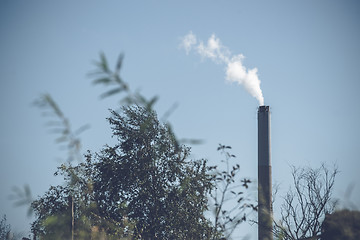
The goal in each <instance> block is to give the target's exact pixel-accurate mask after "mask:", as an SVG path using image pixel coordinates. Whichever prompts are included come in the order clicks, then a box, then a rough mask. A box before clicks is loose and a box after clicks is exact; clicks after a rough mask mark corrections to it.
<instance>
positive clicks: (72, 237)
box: [71, 195, 75, 240]
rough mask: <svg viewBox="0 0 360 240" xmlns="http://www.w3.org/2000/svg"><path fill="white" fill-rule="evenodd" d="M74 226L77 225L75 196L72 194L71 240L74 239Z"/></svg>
mask: <svg viewBox="0 0 360 240" xmlns="http://www.w3.org/2000/svg"><path fill="white" fill-rule="evenodd" d="M74 226H75V219H74V198H73V196H72V195H71V240H74Z"/></svg>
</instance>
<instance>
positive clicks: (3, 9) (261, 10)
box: [0, 0, 360, 236]
mask: <svg viewBox="0 0 360 240" xmlns="http://www.w3.org/2000/svg"><path fill="white" fill-rule="evenodd" d="M190 31H192V32H193V33H194V34H196V36H197V37H198V38H199V39H202V40H203V41H206V40H207V39H208V38H209V37H210V36H211V35H212V34H215V35H216V36H217V37H218V38H219V39H220V40H221V42H222V44H224V45H225V46H227V47H228V48H229V50H230V51H231V52H232V53H233V54H243V55H244V56H245V57H246V58H245V60H244V62H243V63H244V65H245V66H246V67H248V68H254V67H256V68H258V74H259V78H260V80H261V88H262V91H263V94H264V97H265V104H267V105H270V106H271V109H272V165H273V182H277V183H280V187H281V189H282V191H285V190H286V189H287V188H288V187H289V182H290V181H291V178H290V167H289V166H290V165H295V166H301V165H310V166H312V167H318V166H320V163H321V162H326V163H328V164H332V163H334V162H336V163H337V165H338V166H339V170H340V171H341V172H340V174H339V175H338V178H337V180H336V189H335V191H334V193H335V196H336V197H339V198H340V199H342V198H343V196H344V192H345V188H346V187H347V186H349V185H350V184H351V183H355V184H356V185H355V188H354V190H353V193H352V197H351V200H352V201H353V202H355V203H358V202H360V175H359V173H358V172H359V169H360V158H359V148H360V141H359V136H360V126H359V119H360V107H358V103H359V102H360V101H359V100H360V95H359V90H360V44H359V43H360V4H359V3H358V1H347V0H345V1H340V0H339V1H329V0H326V1H325V0H322V1H320V0H319V1H309V0H306V1H196V2H194V1H106V2H105V1H10V0H2V1H1V2H0V98H1V99H0V109H1V124H0V133H1V138H0V151H1V153H2V156H1V160H0V182H1V186H0V191H1V197H0V214H7V216H8V220H9V221H10V223H11V224H12V225H13V226H14V227H16V229H17V230H22V229H24V228H26V227H27V225H26V224H27V222H29V219H26V217H25V209H24V208H18V209H14V208H13V207H12V205H11V202H10V201H9V200H8V195H9V194H10V193H11V187H12V186H14V185H16V186H22V185H23V184H29V185H30V186H31V188H32V191H33V194H34V195H41V194H42V193H44V191H45V190H47V189H48V187H49V185H50V184H57V183H59V180H58V179H56V178H55V177H53V172H54V171H55V170H56V166H57V165H59V161H58V160H57V159H58V158H59V157H62V156H65V152H62V151H59V150H58V147H57V146H56V145H55V144H54V141H53V139H54V135H51V134H49V133H48V130H47V129H46V128H45V127H44V123H45V122H46V120H45V119H44V118H43V117H41V114H40V111H39V110H38V109H36V108H35V107H33V106H31V103H32V102H33V100H34V99H36V98H37V97H38V96H39V94H41V93H50V94H51V95H52V96H53V97H54V99H55V100H56V101H57V102H58V104H59V105H60V106H61V108H62V110H63V112H64V113H65V114H66V115H67V116H68V117H69V118H70V120H71V122H72V125H73V127H74V128H76V127H79V126H81V125H82V124H85V123H89V124H90V125H91V129H90V130H88V131H87V132H85V133H84V134H83V135H82V140H83V150H84V151H85V150H87V149H91V150H93V151H97V150H99V149H100V148H101V146H103V145H104V144H106V143H110V142H112V141H113V139H111V138H110V133H111V132H110V129H109V127H108V124H107V123H106V120H105V118H106V117H107V116H108V115H109V113H108V108H116V107H117V106H118V105H117V103H118V99H119V97H120V96H118V97H113V98H109V99H106V100H99V95H100V94H101V93H102V92H103V90H104V89H102V88H101V87H96V86H93V85H92V84H91V79H89V78H88V77H87V73H88V72H89V71H91V70H92V69H93V65H92V60H96V59H97V58H98V54H99V52H101V51H103V52H104V53H105V54H106V55H107V56H108V58H109V60H110V62H111V63H112V64H113V65H114V64H115V61H116V58H117V56H118V54H119V53H121V52H123V53H125V59H124V64H123V68H122V72H121V73H122V76H123V78H124V80H125V81H127V82H129V84H130V85H131V86H132V87H133V88H140V89H142V93H144V94H145V95H146V96H149V97H150V96H153V95H159V97H160V99H159V102H158V103H157V105H156V109H157V110H158V112H159V114H160V115H162V114H164V113H165V112H166V110H167V109H169V108H170V107H171V106H172V105H173V104H174V103H178V104H179V106H178V108H177V109H176V111H175V112H174V113H173V114H172V115H171V116H170V118H169V120H170V121H171V123H172V124H173V127H174V129H175V132H176V133H177V135H178V136H179V137H180V138H182V137H189V138H200V139H204V140H205V143H204V144H202V145H199V146H194V147H193V157H194V158H202V157H205V158H209V159H210V160H211V161H212V162H213V163H217V161H218V160H219V159H220V157H219V155H218V154H217V153H216V147H217V145H218V144H219V143H223V144H227V145H231V146H232V147H233V153H234V154H235V155H236V156H237V160H238V163H239V164H240V165H241V167H242V174H243V175H244V177H250V178H252V179H255V178H256V174H257V140H256V137H257V129H256V126H257V122H256V112H257V106H258V103H257V101H256V99H255V98H253V97H252V96H250V95H249V94H248V93H247V92H246V91H245V90H244V89H243V88H242V87H241V86H238V85H235V84H230V83H227V82H226V81H225V66H224V65H222V64H215V63H214V62H212V61H210V60H208V59H202V58H201V57H200V56H199V55H198V54H196V53H194V52H191V53H190V54H189V55H186V53H185V51H184V49H181V48H180V47H179V45H180V43H181V39H182V37H184V36H185V35H186V34H188V33H189V32H190ZM278 200H280V198H278ZM342 200H343V199H342ZM358 208H360V206H359V205H358ZM274 210H275V214H276V210H277V208H276V205H275V209H274ZM251 234H253V235H252V236H254V234H256V232H254V231H253V230H252V231H251ZM239 235H242V234H239ZM243 235H244V234H243Z"/></svg>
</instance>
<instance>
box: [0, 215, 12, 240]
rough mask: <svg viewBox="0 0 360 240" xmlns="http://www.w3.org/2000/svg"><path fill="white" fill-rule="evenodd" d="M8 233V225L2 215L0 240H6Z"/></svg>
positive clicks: (9, 228)
mask: <svg viewBox="0 0 360 240" xmlns="http://www.w3.org/2000/svg"><path fill="white" fill-rule="evenodd" d="M10 231H11V227H10V224H7V222H6V215H3V216H2V219H1V220H0V240H6V239H7V238H8V236H9V234H10Z"/></svg>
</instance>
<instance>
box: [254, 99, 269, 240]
mask: <svg viewBox="0 0 360 240" xmlns="http://www.w3.org/2000/svg"><path fill="white" fill-rule="evenodd" d="M271 184H272V183H271V138H270V107H269V106H260V107H259V110H258V234H259V240H272V239H273V235H272V201H271V197H272V196H271V195H272V186H271Z"/></svg>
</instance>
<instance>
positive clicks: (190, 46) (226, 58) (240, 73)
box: [180, 32, 264, 106]
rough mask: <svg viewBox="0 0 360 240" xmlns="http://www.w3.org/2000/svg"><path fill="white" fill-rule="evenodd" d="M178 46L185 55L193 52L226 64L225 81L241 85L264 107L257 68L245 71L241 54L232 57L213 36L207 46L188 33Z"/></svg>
mask: <svg viewBox="0 0 360 240" xmlns="http://www.w3.org/2000/svg"><path fill="white" fill-rule="evenodd" d="M180 46H181V47H182V48H184V49H185V51H186V54H189V53H190V52H191V51H192V50H194V51H196V52H197V53H198V54H199V55H200V56H201V57H203V58H209V59H211V60H212V61H214V62H216V63H223V64H226V71H225V72H226V80H228V81H230V82H236V83H238V84H240V85H243V86H244V88H245V89H246V91H248V92H249V93H250V94H251V96H253V97H255V98H256V99H257V100H258V101H259V104H260V105H261V106H262V105H264V97H263V94H262V91H261V88H260V79H259V77H258V74H257V71H258V70H257V68H253V69H246V67H245V66H244V65H243V60H244V56H243V55H242V54H239V55H232V54H231V52H230V51H229V49H228V48H227V47H225V46H223V45H222V44H221V42H220V39H219V38H217V37H216V36H215V34H213V35H211V37H210V38H209V39H208V41H207V44H204V42H203V41H201V40H200V41H198V40H197V38H196V36H195V35H194V34H193V33H192V32H190V33H189V34H187V35H186V36H184V37H183V38H182V42H181V44H180Z"/></svg>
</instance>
